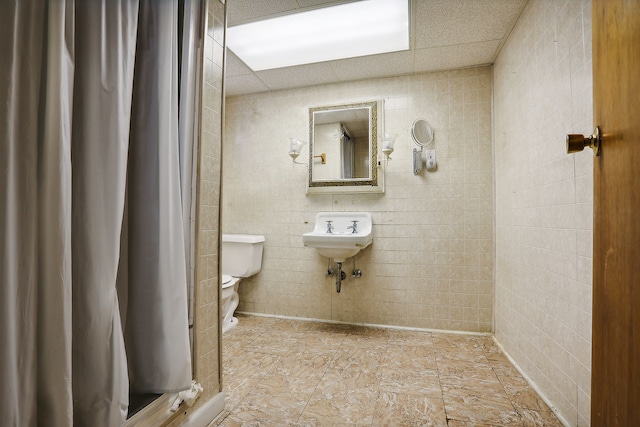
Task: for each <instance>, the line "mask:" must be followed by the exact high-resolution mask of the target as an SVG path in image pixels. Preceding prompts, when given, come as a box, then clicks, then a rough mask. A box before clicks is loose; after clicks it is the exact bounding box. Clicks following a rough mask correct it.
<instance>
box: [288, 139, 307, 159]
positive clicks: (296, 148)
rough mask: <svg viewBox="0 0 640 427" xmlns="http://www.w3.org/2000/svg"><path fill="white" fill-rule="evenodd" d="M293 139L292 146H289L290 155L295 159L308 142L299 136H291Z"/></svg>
mask: <svg viewBox="0 0 640 427" xmlns="http://www.w3.org/2000/svg"><path fill="white" fill-rule="evenodd" d="M289 139H290V140H291V146H290V147H289V155H290V156H291V158H292V159H293V160H295V159H296V158H297V157H298V156H299V155H300V150H302V146H303V145H304V144H306V143H305V142H304V141H300V140H299V139H298V138H289Z"/></svg>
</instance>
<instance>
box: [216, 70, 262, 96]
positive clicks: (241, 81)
mask: <svg viewBox="0 0 640 427" xmlns="http://www.w3.org/2000/svg"><path fill="white" fill-rule="evenodd" d="M224 85H225V92H226V93H227V95H228V96H235V95H246V94H249V93H258V92H266V91H268V90H269V87H268V86H267V85H265V84H264V82H262V81H261V80H260V79H259V78H258V77H257V76H256V75H254V74H248V75H244V76H233V77H232V76H227V77H226V78H225V79H224Z"/></svg>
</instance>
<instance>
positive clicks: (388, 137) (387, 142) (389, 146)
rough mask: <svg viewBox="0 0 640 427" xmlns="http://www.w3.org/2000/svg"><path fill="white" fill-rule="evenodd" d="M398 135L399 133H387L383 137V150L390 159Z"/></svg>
mask: <svg viewBox="0 0 640 427" xmlns="http://www.w3.org/2000/svg"><path fill="white" fill-rule="evenodd" d="M397 137H398V134H397V133H385V134H384V136H383V137H382V152H383V153H384V155H385V156H386V157H387V159H389V158H390V157H389V156H390V155H391V153H393V144H395V142H396V138H397Z"/></svg>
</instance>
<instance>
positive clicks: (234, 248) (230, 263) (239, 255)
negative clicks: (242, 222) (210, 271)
mask: <svg viewBox="0 0 640 427" xmlns="http://www.w3.org/2000/svg"><path fill="white" fill-rule="evenodd" d="M263 245H264V236H261V235H258V234H223V235H222V249H221V250H222V274H228V275H229V276H234V277H249V276H253V275H254V274H256V273H257V272H258V271H260V269H261V268H262V247H263Z"/></svg>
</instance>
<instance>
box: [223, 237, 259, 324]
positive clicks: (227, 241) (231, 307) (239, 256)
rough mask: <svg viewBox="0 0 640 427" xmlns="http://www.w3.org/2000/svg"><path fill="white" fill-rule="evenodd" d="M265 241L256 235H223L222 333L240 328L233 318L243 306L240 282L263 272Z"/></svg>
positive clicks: (236, 320)
mask: <svg viewBox="0 0 640 427" xmlns="http://www.w3.org/2000/svg"><path fill="white" fill-rule="evenodd" d="M264 240H265V239H264V236H261V235H256V234H223V235H222V249H221V257H222V265H221V267H222V280H221V281H220V287H221V307H222V333H225V332H227V331H228V330H229V329H231V328H233V327H234V326H236V325H237V324H238V319H237V318H236V317H233V313H234V312H235V310H236V308H238V304H239V302H240V296H239V294H238V286H239V285H240V279H241V278H245V277H251V276H253V275H255V274H256V273H258V272H259V271H260V269H261V268H262V248H263V246H264Z"/></svg>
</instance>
